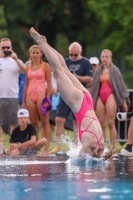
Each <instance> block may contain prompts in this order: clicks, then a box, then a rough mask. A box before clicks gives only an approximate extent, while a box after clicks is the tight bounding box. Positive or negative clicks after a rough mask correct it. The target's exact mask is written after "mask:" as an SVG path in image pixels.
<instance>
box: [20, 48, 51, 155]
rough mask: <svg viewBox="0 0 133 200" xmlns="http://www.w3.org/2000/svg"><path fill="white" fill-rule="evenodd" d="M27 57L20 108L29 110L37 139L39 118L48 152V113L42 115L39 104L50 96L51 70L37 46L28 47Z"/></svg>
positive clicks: (49, 129) (49, 133)
mask: <svg viewBox="0 0 133 200" xmlns="http://www.w3.org/2000/svg"><path fill="white" fill-rule="evenodd" d="M29 55H30V60H31V64H30V66H28V67H27V69H26V82H25V87H24V95H23V104H22V107H25V105H26V108H27V109H28V110H29V113H30V121H31V124H32V125H33V126H34V128H35V129H36V133H37V138H38V116H39V117H40V120H41V123H42V127H43V131H44V135H42V137H45V138H46V139H47V146H46V149H45V151H46V152H48V147H49V142H50V139H51V128H50V124H49V112H47V113H46V114H45V115H43V114H42V112H41V104H42V101H43V99H44V97H46V96H48V97H50V95H51V68H50V66H49V64H47V63H45V62H43V61H42V51H41V49H40V47H39V46H38V45H33V46H31V47H30V49H29ZM46 83H47V84H46ZM46 85H47V88H46Z"/></svg>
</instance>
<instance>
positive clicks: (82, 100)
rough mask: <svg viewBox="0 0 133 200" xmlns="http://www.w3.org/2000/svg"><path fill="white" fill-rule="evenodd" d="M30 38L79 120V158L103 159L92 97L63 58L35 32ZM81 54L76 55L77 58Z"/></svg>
mask: <svg viewBox="0 0 133 200" xmlns="http://www.w3.org/2000/svg"><path fill="white" fill-rule="evenodd" d="M30 34H31V36H32V37H33V39H34V40H35V41H36V42H37V43H38V45H39V46H40V48H41V49H42V51H43V53H44V55H45V57H46V58H47V60H48V61H49V63H50V65H51V66H52V68H53V72H54V74H55V77H56V80H57V87H58V90H59V92H60V94H61V97H62V98H63V100H64V101H65V103H66V104H67V105H68V106H69V107H70V108H71V110H72V111H73V113H74V114H75V116H76V119H77V123H78V133H79V139H80V141H81V143H82V148H81V151H80V155H81V154H89V155H90V156H95V157H100V156H101V155H102V153H103V150H104V138H103V133H102V129H101V126H100V123H99V121H98V119H97V118H96V115H95V112H94V109H93V102H92V98H91V95H90V93H89V92H88V90H87V89H86V88H84V86H83V85H82V84H81V83H80V82H79V81H78V79H77V78H76V77H75V76H74V75H73V74H72V73H71V72H70V71H69V70H68V68H67V66H66V64H65V61H64V58H63V57H62V56H61V55H60V54H59V53H58V52H57V51H56V50H55V49H53V48H52V47H51V46H50V45H49V44H48V43H47V41H46V38H45V37H44V36H41V35H40V34H39V33H37V32H36V31H35V30H34V28H31V29H30ZM78 53H79V52H76V51H75V54H78ZM112 152H113V150H112V149H110V150H109V152H108V155H107V154H106V156H104V158H105V159H107V158H109V157H110V156H111V155H112Z"/></svg>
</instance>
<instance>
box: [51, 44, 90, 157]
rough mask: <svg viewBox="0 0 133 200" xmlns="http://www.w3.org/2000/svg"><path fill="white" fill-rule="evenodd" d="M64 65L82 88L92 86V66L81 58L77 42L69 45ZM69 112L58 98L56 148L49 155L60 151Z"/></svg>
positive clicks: (75, 133) (75, 125)
mask: <svg viewBox="0 0 133 200" xmlns="http://www.w3.org/2000/svg"><path fill="white" fill-rule="evenodd" d="M65 63H66V65H67V67H68V69H69V70H70V72H71V73H72V74H73V75H74V76H75V77H76V78H77V79H78V80H79V81H80V82H81V83H82V85H83V86H84V87H87V83H89V85H91V84H92V77H93V70H92V66H91V64H90V62H89V59H87V58H86V57H83V56H82V46H81V45H80V44H79V43H78V42H73V43H72V44H70V46H69V57H68V58H66V59H65ZM62 84H63V83H62ZM70 112H72V111H71V109H70V107H69V106H68V105H67V104H66V103H65V102H64V101H63V99H62V98H61V97H60V100H59V105H58V108H57V114H56V119H55V123H56V127H55V132H56V147H55V148H54V149H53V150H52V151H51V152H50V153H51V154H54V153H56V152H58V151H60V150H61V141H60V136H61V135H62V134H63V133H64V123H65V121H66V118H67V117H68V115H69V114H70ZM72 118H73V131H74V140H75V144H76V141H77V134H78V133H77V122H76V119H75V116H74V114H73V113H72Z"/></svg>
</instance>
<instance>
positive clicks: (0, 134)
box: [0, 126, 2, 138]
mask: <svg viewBox="0 0 133 200" xmlns="http://www.w3.org/2000/svg"><path fill="white" fill-rule="evenodd" d="M0 138H2V126H0Z"/></svg>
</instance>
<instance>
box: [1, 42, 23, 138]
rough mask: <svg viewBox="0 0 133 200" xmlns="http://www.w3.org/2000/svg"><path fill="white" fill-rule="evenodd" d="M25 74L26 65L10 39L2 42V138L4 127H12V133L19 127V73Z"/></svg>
mask: <svg viewBox="0 0 133 200" xmlns="http://www.w3.org/2000/svg"><path fill="white" fill-rule="evenodd" d="M21 71H23V72H25V65H24V63H23V62H22V61H21V60H19V59H18V57H17V54H16V53H15V52H14V51H13V49H12V43H11V40H10V39H9V38H3V39H1V40H0V138H1V137H2V126H3V125H4V124H9V125H10V133H11V132H12V129H13V128H15V126H17V124H18V122H17V117H16V113H17V111H18V90H19V85H18V82H19V73H20V72H21Z"/></svg>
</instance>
